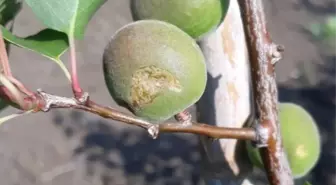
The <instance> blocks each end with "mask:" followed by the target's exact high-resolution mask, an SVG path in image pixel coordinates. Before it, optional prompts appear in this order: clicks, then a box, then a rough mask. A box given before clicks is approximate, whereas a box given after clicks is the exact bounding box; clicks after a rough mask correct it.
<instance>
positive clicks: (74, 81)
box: [68, 36, 83, 98]
mask: <svg viewBox="0 0 336 185" xmlns="http://www.w3.org/2000/svg"><path fill="white" fill-rule="evenodd" d="M68 38H69V47H70V62H71V86H72V91H73V93H74V96H75V98H81V97H82V95H83V90H82V88H81V87H80V85H79V80H78V73H77V59H76V47H75V39H74V37H73V36H69V37H68Z"/></svg>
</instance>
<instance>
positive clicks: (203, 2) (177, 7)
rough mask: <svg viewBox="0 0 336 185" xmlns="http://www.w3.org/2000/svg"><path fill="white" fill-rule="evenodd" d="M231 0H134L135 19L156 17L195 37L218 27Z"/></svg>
mask: <svg viewBox="0 0 336 185" xmlns="http://www.w3.org/2000/svg"><path fill="white" fill-rule="evenodd" d="M228 7H229V0H132V1H131V10H132V15H133V19H134V20H143V19H156V20H162V21H165V22H169V23H171V24H174V25H175V26H177V27H179V28H180V29H182V30H183V31H185V32H186V33H188V34H189V35H190V36H191V37H193V38H200V37H201V36H203V35H204V34H206V33H208V32H210V31H211V30H213V29H214V28H216V27H217V26H218V25H219V24H220V22H221V21H222V19H223V18H224V16H225V15H226V13H227V9H228Z"/></svg>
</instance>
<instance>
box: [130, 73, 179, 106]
mask: <svg viewBox="0 0 336 185" xmlns="http://www.w3.org/2000/svg"><path fill="white" fill-rule="evenodd" d="M131 88H132V89H131V98H132V106H133V107H134V108H138V107H141V106H143V105H145V104H148V103H151V102H152V101H153V100H154V99H155V98H156V97H157V96H158V95H159V94H160V93H162V92H163V91H165V90H170V91H175V92H179V91H181V85H180V82H179V81H178V79H176V77H175V76H174V75H173V74H172V73H170V72H168V71H166V70H164V69H161V68H158V67H156V66H147V67H143V68H140V69H138V70H137V71H136V72H135V73H134V74H133V76H132V87H131Z"/></svg>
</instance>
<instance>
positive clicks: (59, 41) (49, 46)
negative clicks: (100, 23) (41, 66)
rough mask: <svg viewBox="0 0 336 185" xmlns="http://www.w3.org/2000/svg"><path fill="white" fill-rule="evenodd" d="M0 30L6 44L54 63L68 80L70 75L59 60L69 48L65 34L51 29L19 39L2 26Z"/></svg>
mask: <svg viewBox="0 0 336 185" xmlns="http://www.w3.org/2000/svg"><path fill="white" fill-rule="evenodd" d="M1 30H2V33H3V36H4V39H5V40H7V41H8V42H10V43H12V44H14V45H16V46H19V47H22V48H26V49H29V50H31V51H34V52H37V53H39V54H41V55H43V56H45V57H47V58H49V59H51V60H53V61H55V62H56V63H57V64H58V65H59V66H60V67H61V68H62V70H63V71H64V73H65V75H66V76H67V78H68V79H70V74H69V72H68V70H67V69H66V67H65V66H64V64H63V62H62V61H61V60H60V56H61V55H62V54H63V53H64V52H65V51H66V50H67V49H68V47H69V44H68V38H67V35H66V34H64V33H62V32H58V31H55V30H52V29H44V30H41V31H40V32H38V33H36V34H35V35H31V36H28V37H26V38H21V37H17V36H15V35H13V34H12V33H11V32H9V31H8V30H7V29H6V28H4V27H3V26H1Z"/></svg>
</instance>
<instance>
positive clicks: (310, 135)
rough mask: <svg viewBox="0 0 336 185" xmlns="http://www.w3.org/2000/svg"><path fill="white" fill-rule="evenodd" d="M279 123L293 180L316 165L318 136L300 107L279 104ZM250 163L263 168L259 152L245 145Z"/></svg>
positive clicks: (312, 120)
mask: <svg viewBox="0 0 336 185" xmlns="http://www.w3.org/2000/svg"><path fill="white" fill-rule="evenodd" d="M279 121H280V127H281V135H282V140H283V146H284V149H285V151H286V154H287V158H288V162H289V165H290V168H291V170H292V175H293V177H294V178H301V177H303V176H305V175H306V174H308V173H309V172H310V170H311V169H312V168H313V167H314V166H315V165H316V163H317V161H318V159H319V156H320V153H321V143H320V135H319V131H318V128H317V126H316V123H315V121H314V119H313V118H312V116H311V115H310V114H309V113H308V112H307V111H306V110H305V109H303V108H302V107H301V106H299V105H296V104H293V103H280V105H279ZM246 147H247V150H248V155H249V157H250V160H251V162H252V163H253V164H254V165H256V166H257V167H259V168H263V162H262V160H261V156H260V153H259V150H258V149H256V148H253V147H252V146H251V144H250V143H249V142H248V143H247V146H246Z"/></svg>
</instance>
